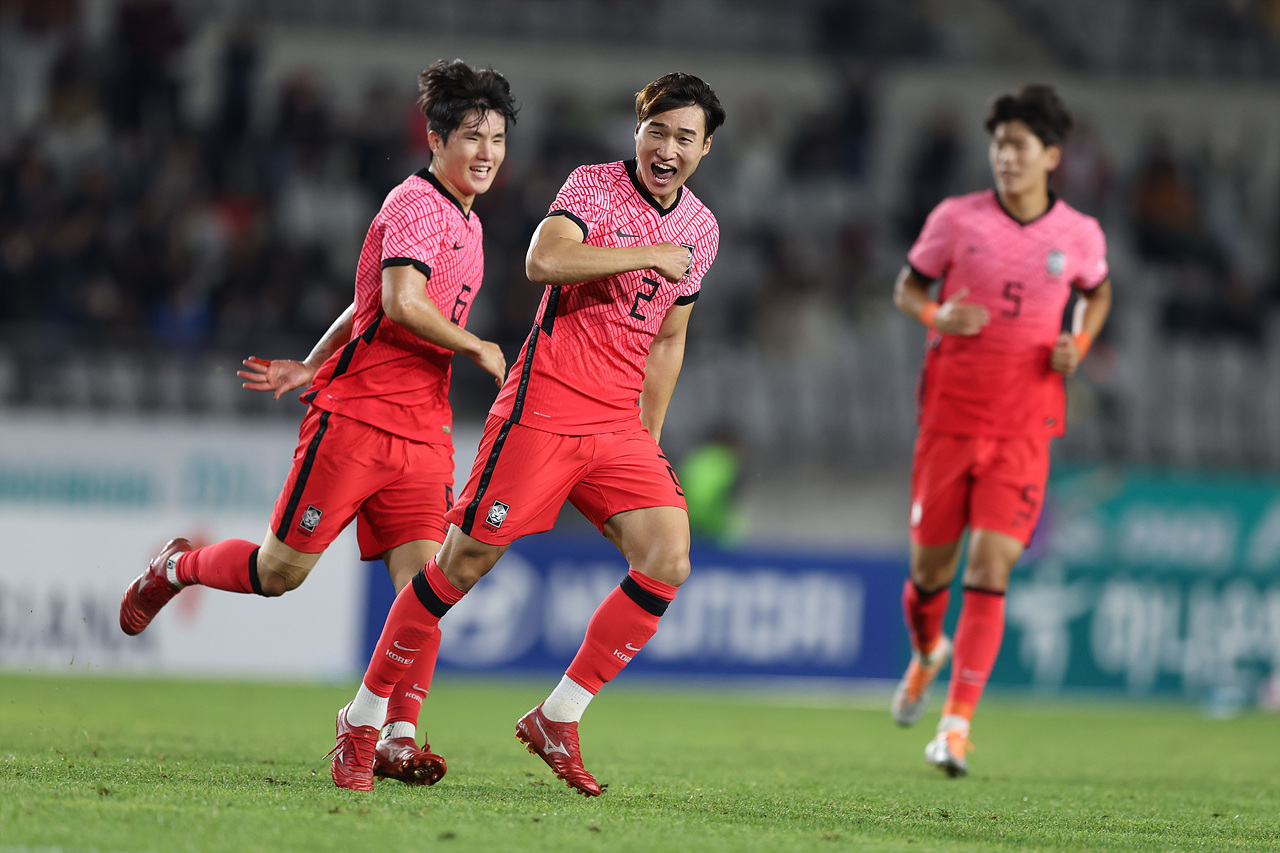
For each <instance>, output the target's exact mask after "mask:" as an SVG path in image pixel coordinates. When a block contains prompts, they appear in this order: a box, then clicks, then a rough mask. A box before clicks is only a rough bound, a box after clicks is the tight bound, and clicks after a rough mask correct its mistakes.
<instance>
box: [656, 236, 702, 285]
mask: <svg viewBox="0 0 1280 853" xmlns="http://www.w3.org/2000/svg"><path fill="white" fill-rule="evenodd" d="M653 256H654V262H653V265H652V267H651V269H652V270H653V271H654V272H656V273H657V274H658V275H660V276H662V277H663V278H665V279H666V280H667V281H669V282H671V283H673V284H674V283H675V282H677V281H679V280H680V279H682V278H684V277H685V276H686V275H688V274H689V270H691V269H693V251H692V250H691V249H690V248H689V247H687V246H681V245H680V244H679V243H659V244H658V245H656V246H654V247H653Z"/></svg>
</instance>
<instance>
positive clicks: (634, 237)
mask: <svg viewBox="0 0 1280 853" xmlns="http://www.w3.org/2000/svg"><path fill="white" fill-rule="evenodd" d="M613 233H615V234H617V235H618V236H619V237H626V238H627V239H628V240H639V239H640V235H639V234H627V233H625V232H623V230H622V229H621V228H619V229H618V230H617V231H615V232H613Z"/></svg>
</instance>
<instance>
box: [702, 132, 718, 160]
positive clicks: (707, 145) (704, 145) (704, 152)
mask: <svg viewBox="0 0 1280 853" xmlns="http://www.w3.org/2000/svg"><path fill="white" fill-rule="evenodd" d="M715 138H716V136H715V134H714V133H713V134H711V135H710V136H708V137H707V141H706V142H704V143H702V156H703V157H705V156H707V152H708V151H710V150H711V140H713V139H715Z"/></svg>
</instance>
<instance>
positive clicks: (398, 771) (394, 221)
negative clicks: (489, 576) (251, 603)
mask: <svg viewBox="0 0 1280 853" xmlns="http://www.w3.org/2000/svg"><path fill="white" fill-rule="evenodd" d="M418 89H419V99H418V105H419V107H420V108H421V109H422V112H423V114H424V115H425V117H426V119H427V125H428V140H429V143H430V147H431V164H430V166H429V167H428V168H426V169H423V170H421V171H419V172H417V173H416V174H414V175H412V176H410V177H409V178H406V179H405V180H404V182H403V183H401V184H400V185H399V186H398V187H396V188H395V189H393V190H392V191H391V192H390V193H389V194H388V195H387V198H386V200H385V201H384V202H383V205H382V209H381V210H380V211H379V212H378V214H377V216H375V217H374V220H373V223H372V224H371V225H370V227H369V232H368V235H367V236H366V238H365V242H364V248H363V250H362V252H361V255H360V261H359V265H358V267H357V270H356V281H355V301H354V303H353V304H352V306H351V307H350V308H348V309H347V310H346V311H345V312H344V313H343V314H342V316H340V317H339V318H338V320H337V321H335V322H334V324H333V326H331V327H330V329H329V330H328V331H327V332H326V333H325V335H324V336H323V337H322V338H321V340H320V341H319V342H318V343H317V344H316V347H315V348H314V349H313V351H312V352H311V354H310V355H309V356H308V357H307V359H306V361H303V362H296V361H287V360H281V361H270V362H268V361H264V360H262V359H256V358H249V359H246V361H245V362H244V364H245V368H246V369H245V370H243V371H240V373H239V375H240V376H241V377H243V378H245V379H246V380H248V381H247V382H246V383H245V387H247V388H251V389H255V390H260V391H274V392H275V395H276V397H277V399H278V398H279V397H280V395H281V394H283V393H285V392H286V391H288V390H290V389H292V388H296V387H299V386H301V385H304V384H307V383H309V384H310V387H309V388H308V389H307V390H306V392H305V394H303V397H302V399H303V400H304V401H305V402H306V403H308V404H309V407H308V409H307V412H306V415H305V416H304V418H303V421H302V426H301V429H300V431H299V438H298V446H297V449H296V450H295V451H294V455H293V466H292V468H291V469H290V471H289V475H288V477H287V478H286V480H285V484H284V487H283V489H282V490H281V492H280V496H279V497H278V498H277V499H276V504H275V509H274V510H273V512H272V516H271V524H270V528H269V530H268V533H267V535H266V538H265V539H264V540H263V541H262V544H261V545H256V544H254V543H253V542H248V541H246V540H243V539H228V540H225V541H223V542H218V543H216V544H213V545H208V546H206V547H203V548H194V549H193V548H192V547H191V544H190V543H189V542H188V541H187V540H185V539H174V540H172V541H170V542H169V543H168V544H166V545H165V546H164V548H163V549H162V550H161V551H160V553H159V554H157V555H156V556H155V558H154V559H152V560H151V563H150V565H149V566H148V567H147V570H146V571H144V572H143V573H142V574H141V575H140V576H139V577H138V578H137V579H136V580H135V581H134V582H133V583H132V584H130V585H129V588H128V589H127V590H126V591H125V594H124V598H123V599H122V601H121V602H120V627H121V629H122V630H123V631H124V632H125V633H126V634H138V633H140V632H141V631H142V630H143V629H145V628H146V627H147V625H148V624H150V622H151V620H152V619H153V618H154V617H155V615H156V614H157V613H158V612H159V611H160V609H161V608H162V607H164V605H165V604H166V603H168V602H169V600H170V599H172V598H173V597H174V596H175V595H177V594H178V592H179V591H181V590H182V588H183V587H186V586H190V585H193V584H200V585H203V586H208V587H213V588H215V589H222V590H227V591H229V592H238V593H256V594H258V595H263V596H277V595H282V594H284V593H285V592H287V591H289V590H291V589H294V588H296V587H297V586H298V585H299V584H301V583H302V582H303V581H304V580H305V579H306V577H307V575H308V574H309V573H310V572H311V569H312V568H313V567H314V566H315V564H316V561H317V560H319V558H320V555H321V554H322V553H323V552H324V551H325V549H326V548H327V547H328V546H329V544H330V543H332V542H333V540H334V539H335V538H336V537H337V536H338V534H339V533H340V532H341V531H342V530H343V529H345V528H346V527H347V525H348V524H350V523H351V521H352V520H353V519H354V520H355V521H356V534H357V539H358V542H359V546H360V556H361V558H362V559H365V560H373V559H378V558H381V559H383V560H385V561H386V565H387V570H388V572H389V573H390V575H391V579H392V582H393V583H394V585H395V587H396V590H397V591H399V590H400V589H401V588H403V587H404V586H405V585H406V584H407V583H408V582H409V580H410V578H412V577H413V575H414V574H415V573H416V572H417V571H418V570H419V569H420V568H422V566H423V564H424V563H426V562H427V560H428V559H429V558H431V557H432V556H433V555H434V554H435V553H436V552H437V551H438V550H439V549H440V545H441V543H442V542H443V540H444V534H445V532H446V529H447V528H446V526H445V522H444V514H445V512H446V511H447V510H448V509H449V507H450V506H451V505H452V496H453V473H454V471H453V439H452V435H451V432H452V412H451V409H450V407H449V397H448V394H449V376H450V361H451V359H452V356H453V354H454V353H462V354H464V355H466V356H468V357H470V358H471V359H472V360H473V361H475V363H476V364H477V365H479V366H480V367H481V368H482V369H483V370H485V371H486V372H487V373H489V374H490V375H492V376H493V377H494V380H495V382H496V383H497V384H501V382H502V380H503V378H504V377H505V375H506V360H505V358H504V357H503V355H502V350H501V349H500V348H499V347H498V345H497V344H495V343H493V342H491V341H485V340H481V339H480V338H478V337H476V336H475V335H473V334H471V333H470V332H468V331H466V330H465V326H466V322H467V316H468V314H469V312H470V309H471V304H472V300H473V299H474V298H475V295H476V293H477V291H478V290H479V289H480V283H481V279H482V278H483V272H484V255H483V250H482V245H481V241H482V236H483V234H482V231H481V227H480V221H479V219H478V218H477V217H476V215H475V214H474V213H473V212H472V210H471V205H472V202H473V201H474V200H475V197H476V196H477V195H478V194H480V193H483V192H485V191H486V190H488V189H489V187H490V186H491V185H492V184H493V179H494V175H495V174H496V173H497V171H498V168H499V167H500V166H501V165H502V161H503V157H504V156H505V152H506V138H507V128H508V127H509V126H510V125H511V124H512V123H513V122H514V121H515V117H516V106H515V102H514V100H513V98H512V96H511V90H510V86H509V85H508V83H507V81H506V79H505V78H504V77H503V76H502V75H501V74H499V73H497V72H496V71H493V70H492V69H486V70H483V71H481V70H476V69H473V68H471V67H469V66H468V65H466V64H465V63H463V62H461V61H460V60H455V61H453V62H445V61H443V60H441V61H438V62H435V63H433V64H432V65H431V66H430V67H428V68H427V69H426V70H425V71H423V72H422V73H421V74H420V75H419V77H418ZM438 647H439V638H438V635H436V636H432V637H429V638H424V640H423V648H424V653H423V654H422V655H421V656H420V657H419V659H418V665H417V666H415V667H413V668H410V669H408V670H407V671H405V672H404V673H402V675H403V678H402V679H401V680H400V681H399V682H398V684H397V685H393V687H394V688H395V691H394V697H393V699H392V702H391V708H390V711H389V713H388V715H387V723H388V724H387V726H386V727H385V729H384V730H383V731H382V732H381V735H382V736H381V738H379V739H377V745H376V764H375V766H374V772H375V773H376V774H377V775H379V776H383V777H389V778H397V779H401V780H402V781H404V782H407V783H410V784H433V783H434V782H436V781H438V780H439V778H440V777H441V776H443V775H444V772H445V769H446V766H445V762H444V760H443V759H442V758H441V757H440V756H438V755H436V754H434V753H432V752H431V751H430V747H429V746H426V745H424V746H423V747H422V748H421V749H419V748H418V746H417V743H416V736H417V731H416V729H417V720H418V716H419V714H420V712H421V708H422V701H423V699H424V698H425V695H426V692H427V689H428V688H429V686H430V680H431V675H432V671H433V669H434V665H435V651H436V650H437V649H438Z"/></svg>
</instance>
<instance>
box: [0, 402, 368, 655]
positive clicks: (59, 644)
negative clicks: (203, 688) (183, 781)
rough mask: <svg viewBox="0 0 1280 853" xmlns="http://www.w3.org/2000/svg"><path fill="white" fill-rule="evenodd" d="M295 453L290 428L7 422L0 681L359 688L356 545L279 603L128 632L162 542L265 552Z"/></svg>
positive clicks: (0, 431) (204, 601)
mask: <svg viewBox="0 0 1280 853" xmlns="http://www.w3.org/2000/svg"><path fill="white" fill-rule="evenodd" d="M296 440H297V427H296V425H293V424H290V423H288V422H283V423H268V424H246V423H244V422H242V421H234V420H228V421H191V420H177V419H174V420H165V421H156V420H140V419H129V420H123V419H107V418H104V419H101V420H95V421H93V422H88V421H84V420H77V421H67V420H60V419H57V418H49V417H14V416H10V415H6V416H5V417H4V418H3V419H0V543H2V544H0V667H3V668H5V669H8V670H15V671H34V672H56V671H74V672H76V673H79V674H83V673H85V672H94V673H110V672H130V673H141V672H145V673H154V674H163V675H187V674H191V675H228V676H243V675H249V676H261V677H270V678H297V679H304V678H305V679H311V678H317V677H319V678H348V677H353V676H354V675H356V674H357V673H358V672H359V671H360V670H361V669H363V663H364V662H362V661H359V660H357V657H358V655H359V645H360V644H359V639H358V635H357V632H358V630H359V627H360V625H361V620H362V617H363V611H364V606H365V604H364V592H363V590H364V580H363V577H364V572H365V571H367V569H366V568H365V567H364V566H363V565H362V564H361V563H360V561H359V555H358V553H357V550H356V544H355V535H354V531H352V530H348V531H347V532H346V533H344V534H343V535H342V536H341V537H340V538H339V539H338V541H337V542H335V543H334V545H333V546H332V547H331V548H330V549H329V551H328V552H327V553H326V554H325V556H324V557H323V558H322V559H321V560H320V563H319V564H318V565H317V566H316V568H315V570H314V571H313V572H312V574H311V576H310V577H309V578H308V579H307V581H306V583H304V584H303V585H302V586H301V587H300V588H299V589H297V590H295V591H293V592H291V593H288V594H287V595H285V596H283V597H280V598H275V599H264V598H260V597H258V596H254V595H237V594H233V593H228V592H221V591H218V590H212V589H205V588H195V587H193V588H190V589H187V590H184V591H183V592H182V593H181V594H180V595H179V596H178V597H177V598H176V599H174V601H173V602H171V603H170V604H169V605H168V606H167V607H166V608H165V609H164V610H163V611H162V612H161V613H160V615H159V616H158V617H157V618H156V621H155V622H153V623H152V625H151V626H150V627H149V628H148V629H147V630H146V631H144V632H143V633H142V634H140V635H139V636H137V637H127V636H125V635H124V634H123V633H122V632H121V630H120V627H119V623H118V614H119V604H120V597H121V595H122V594H123V592H124V589H125V587H126V586H127V585H128V584H129V582H130V581H131V580H132V579H133V578H135V577H136V576H137V575H138V573H139V572H140V571H142V569H143V568H144V567H145V566H146V565H147V562H148V560H149V559H150V558H151V556H152V555H153V554H154V553H155V552H156V551H157V550H158V549H159V548H160V546H161V545H162V544H163V543H164V542H165V540H167V539H169V538H171V537H173V536H186V537H187V538H189V539H191V540H192V541H193V542H196V543H197V544H200V543H209V542H216V541H219V540H221V539H225V538H229V537H237V538H243V539H248V540H250V541H252V542H255V543H256V542H261V541H262V539H263V536H264V534H265V532H266V530H267V523H268V521H269V518H270V512H271V506H272V503H273V502H274V500H275V497H276V495H277V494H278V492H279V490H280V487H281V484H282V483H283V482H284V477H285V474H286V472H287V470H288V466H289V460H290V456H291V455H292V452H293V447H294V444H295V443H296Z"/></svg>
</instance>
